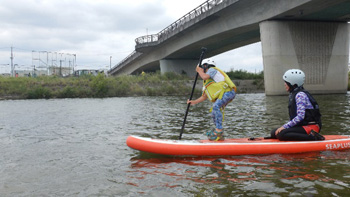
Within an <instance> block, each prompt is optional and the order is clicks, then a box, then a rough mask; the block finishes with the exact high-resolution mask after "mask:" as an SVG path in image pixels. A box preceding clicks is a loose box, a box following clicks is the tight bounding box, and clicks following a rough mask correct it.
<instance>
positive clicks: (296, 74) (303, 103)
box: [271, 69, 325, 141]
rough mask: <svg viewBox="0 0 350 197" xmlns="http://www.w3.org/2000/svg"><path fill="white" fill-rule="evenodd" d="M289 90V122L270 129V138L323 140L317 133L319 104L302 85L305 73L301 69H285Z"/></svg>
mask: <svg viewBox="0 0 350 197" xmlns="http://www.w3.org/2000/svg"><path fill="white" fill-rule="evenodd" d="M283 80H284V82H285V84H284V85H285V88H286V91H288V92H289V104H288V108H289V119H290V120H289V122H287V123H286V124H284V125H283V126H281V127H280V128H277V129H274V130H272V131H271V138H275V139H276V138H277V139H279V140H281V141H312V140H324V139H325V138H324V137H323V136H322V135H320V134H319V132H320V129H321V126H322V123H321V114H320V110H319V106H318V104H317V102H316V100H315V99H314V98H313V97H312V96H311V94H310V93H309V92H308V91H306V90H305V89H304V87H303V84H304V81H305V74H304V72H303V71H302V70H299V69H291V70H287V71H286V72H285V73H284V75H283Z"/></svg>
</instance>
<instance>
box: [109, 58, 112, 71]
mask: <svg viewBox="0 0 350 197" xmlns="http://www.w3.org/2000/svg"><path fill="white" fill-rule="evenodd" d="M109 69H112V56H110V57H109Z"/></svg>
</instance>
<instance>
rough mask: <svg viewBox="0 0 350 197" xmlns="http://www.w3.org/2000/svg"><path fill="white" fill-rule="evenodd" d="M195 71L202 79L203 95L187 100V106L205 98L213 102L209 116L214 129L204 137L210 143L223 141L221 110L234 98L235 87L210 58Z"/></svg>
mask: <svg viewBox="0 0 350 197" xmlns="http://www.w3.org/2000/svg"><path fill="white" fill-rule="evenodd" d="M196 71H197V72H198V74H199V76H200V77H201V78H202V79H203V93H202V96H201V97H199V98H198V99H196V100H187V104H191V105H195V104H198V103H201V102H203V101H205V100H206V99H207V98H208V99H209V100H210V101H211V102H213V108H212V113H211V116H212V118H213V120H214V124H215V127H216V128H215V129H212V130H210V131H209V132H207V134H206V135H207V136H208V139H209V140H212V141H219V140H224V135H223V128H222V120H223V113H222V110H223V109H224V108H225V106H226V105H227V104H228V103H229V102H231V101H232V100H233V99H234V98H235V96H236V91H237V89H236V86H235V84H234V83H233V82H232V81H231V79H230V78H229V77H228V76H227V74H226V73H225V72H223V71H222V70H220V69H218V68H216V65H215V62H214V61H213V60H212V59H210V58H208V59H204V60H203V62H202V65H198V66H197V67H196Z"/></svg>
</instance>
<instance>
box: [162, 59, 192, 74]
mask: <svg viewBox="0 0 350 197" xmlns="http://www.w3.org/2000/svg"><path fill="white" fill-rule="evenodd" d="M159 62H160V72H161V74H163V73H166V72H175V73H179V74H187V75H188V76H196V71H195V69H196V66H197V64H198V60H188V59H162V60H160V61H159Z"/></svg>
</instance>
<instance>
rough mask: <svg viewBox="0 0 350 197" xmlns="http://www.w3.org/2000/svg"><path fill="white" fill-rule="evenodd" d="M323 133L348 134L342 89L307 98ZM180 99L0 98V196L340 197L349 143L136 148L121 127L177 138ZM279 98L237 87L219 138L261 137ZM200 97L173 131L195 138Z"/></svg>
mask: <svg viewBox="0 0 350 197" xmlns="http://www.w3.org/2000/svg"><path fill="white" fill-rule="evenodd" d="M315 97H316V99H317V100H318V102H319V104H320V106H321V112H322V115H323V116H322V118H323V125H324V127H323V130H322V133H323V134H344V135H349V130H350V94H349V93H348V94H346V95H318V96H315ZM186 100H187V97H136V98H134V97H133V98H109V99H61V100H55V99H53V100H19V101H0V109H1V112H0V155H1V160H0V166H1V168H0V173H1V176H0V196H293V195H295V196H347V195H348V194H349V192H350V186H349V185H350V171H349V167H348V166H349V165H350V161H349V158H350V151H337V152H331V151H326V152H315V153H305V154H290V155H278V154H275V155H250V156H233V157H209V158H203V157H197V158H191V157H187V158H181V157H167V156H161V155H154V154H147V153H140V152H139V151H135V150H132V149H130V148H128V147H127V146H126V143H125V140H126V138H127V137H128V136H129V135H137V136H145V137H153V138H160V139H177V138H178V136H179V132H180V129H181V126H182V123H183V118H184V113H185V110H186V106H187V104H186ZM287 102H288V97H287V96H278V97H266V96H265V95H264V94H239V95H237V96H236V99H235V100H234V101H233V102H232V103H230V104H229V105H228V106H227V108H226V109H225V121H224V129H225V133H226V135H227V136H228V137H231V138H238V137H261V136H267V135H269V133H270V130H271V129H273V128H276V127H279V126H281V125H282V124H284V123H285V121H287V119H288V113H287ZM209 109H210V103H209V102H204V103H201V104H198V105H196V106H194V107H191V108H190V112H189V114H188V118H187V123H186V126H185V131H184V133H183V135H182V137H183V139H204V138H205V136H204V133H205V132H206V131H207V130H208V129H209V128H211V127H212V126H213V124H212V120H211V117H210V115H209V112H208V111H209Z"/></svg>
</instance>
